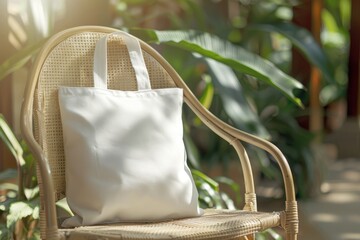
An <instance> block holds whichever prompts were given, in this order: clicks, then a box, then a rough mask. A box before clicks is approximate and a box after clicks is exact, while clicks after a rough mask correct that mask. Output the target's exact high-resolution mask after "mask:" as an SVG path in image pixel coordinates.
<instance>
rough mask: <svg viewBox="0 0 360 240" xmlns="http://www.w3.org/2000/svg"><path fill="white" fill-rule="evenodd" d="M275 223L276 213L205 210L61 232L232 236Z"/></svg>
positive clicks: (160, 236)
mask: <svg viewBox="0 0 360 240" xmlns="http://www.w3.org/2000/svg"><path fill="white" fill-rule="evenodd" d="M279 222H280V216H279V214H276V213H259V212H247V211H228V210H214V209H208V210H206V211H205V214H204V215H203V216H202V217H199V218H189V219H180V220H175V221H170V222H162V223H148V224H122V225H107V226H89V227H79V228H76V229H71V230H61V231H62V232H64V233H67V235H70V236H71V235H73V234H74V236H75V237H80V236H86V235H87V234H95V235H96V234H98V235H97V236H98V238H96V237H93V238H90V239H180V238H181V239H234V238H237V237H241V236H246V235H249V234H252V233H254V232H258V231H262V230H264V229H266V228H268V227H274V226H277V225H279ZM70 233H71V234H70ZM99 236H101V237H99ZM70 239H75V238H72V237H71V238H70Z"/></svg>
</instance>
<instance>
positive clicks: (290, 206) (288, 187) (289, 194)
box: [182, 85, 299, 239]
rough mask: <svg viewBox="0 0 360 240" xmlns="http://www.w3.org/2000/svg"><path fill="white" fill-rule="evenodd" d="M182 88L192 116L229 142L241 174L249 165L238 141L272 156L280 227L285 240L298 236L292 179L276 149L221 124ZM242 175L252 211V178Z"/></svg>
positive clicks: (286, 164) (266, 142)
mask: <svg viewBox="0 0 360 240" xmlns="http://www.w3.org/2000/svg"><path fill="white" fill-rule="evenodd" d="M182 87H184V88H185V92H184V94H185V102H186V103H187V104H188V106H189V107H190V108H191V109H192V110H193V111H194V112H195V113H196V115H197V116H198V117H199V118H200V119H201V120H202V121H203V122H204V124H205V125H207V126H208V127H209V128H210V129H212V130H213V131H214V132H215V133H216V134H218V135H219V136H220V137H222V138H223V139H225V140H226V141H227V142H229V143H230V144H231V145H233V146H234V148H235V150H236V151H237V153H238V155H239V158H240V161H241V164H242V165H245V166H242V168H243V171H246V172H251V165H250V161H249V159H248V157H247V154H246V151H245V149H244V147H243V146H242V145H241V143H240V141H243V142H247V143H249V144H252V145H254V146H256V147H259V148H260V149H263V150H265V151H266V152H268V153H269V154H270V155H272V156H273V157H274V159H275V160H276V162H277V163H278V165H279V167H280V170H281V173H282V176H283V181H284V187H285V197H286V204H285V211H284V212H282V217H281V219H282V226H283V227H284V229H285V230H286V234H287V236H288V238H287V239H292V236H293V234H294V233H296V234H297V233H298V224H299V220H298V210H297V202H296V197H295V187H294V182H293V176H292V173H291V169H290V167H289V164H288V162H287V160H286V158H285V156H284V155H283V153H282V152H281V151H280V149H279V148H278V147H276V146H275V145H274V144H273V143H271V142H270V141H267V140H264V139H262V138H259V137H257V136H254V135H252V134H249V133H246V132H243V131H241V130H238V129H236V128H234V127H232V126H230V125H229V124H227V123H225V122H223V121H222V120H220V119H219V118H217V117H216V116H215V115H213V114H212V113H211V112H210V111H208V110H207V109H206V108H204V107H203V106H202V105H201V104H200V102H199V101H198V100H197V98H196V97H195V96H194V95H193V94H192V93H191V92H190V90H189V89H188V88H187V86H186V85H184V86H182ZM239 140H240V141H239ZM246 172H244V179H245V188H246V189H245V190H246V193H247V194H248V196H245V197H248V198H249V199H245V201H248V203H249V202H250V203H253V204H255V206H254V209H250V210H255V211H256V202H251V201H253V199H254V201H256V200H255V199H256V198H255V192H254V187H253V184H254V183H253V178H252V175H248V176H245V174H249V173H246ZM250 174H251V173H250ZM246 180H248V183H246ZM245 207H246V206H245ZM250 208H251V206H250Z"/></svg>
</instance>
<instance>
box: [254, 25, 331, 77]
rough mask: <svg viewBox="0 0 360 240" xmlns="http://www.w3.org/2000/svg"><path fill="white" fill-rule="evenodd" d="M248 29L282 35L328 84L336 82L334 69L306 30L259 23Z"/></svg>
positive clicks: (291, 26)
mask: <svg viewBox="0 0 360 240" xmlns="http://www.w3.org/2000/svg"><path fill="white" fill-rule="evenodd" d="M248 28H249V29H256V30H261V31H268V32H277V33H280V34H282V35H283V36H285V37H286V38H288V39H289V40H290V41H291V43H292V44H293V45H294V46H295V47H296V48H297V49H299V50H300V51H301V52H302V53H303V54H304V56H305V57H306V58H307V59H308V61H309V62H310V63H311V64H313V65H314V66H316V67H317V68H319V70H320V71H321V73H322V74H323V76H324V78H325V79H326V80H327V81H328V82H330V83H335V82H336V81H335V79H334V77H333V76H334V73H333V67H331V64H330V62H329V61H328V59H327V57H326V55H325V53H324V51H323V49H322V48H321V47H320V46H319V44H318V43H317V42H316V40H315V39H314V37H313V36H312V34H311V33H310V32H309V31H308V30H306V29H305V28H301V27H299V26H296V25H295V24H292V23H290V22H276V23H257V24H253V25H249V26H248Z"/></svg>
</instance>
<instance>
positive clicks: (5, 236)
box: [0, 223, 12, 240]
mask: <svg viewBox="0 0 360 240" xmlns="http://www.w3.org/2000/svg"><path fill="white" fill-rule="evenodd" d="M11 235H12V232H11V231H10V229H8V228H7V227H6V225H5V224H1V223H0V240H9V239H12V236H11Z"/></svg>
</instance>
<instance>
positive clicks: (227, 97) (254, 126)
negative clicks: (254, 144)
mask: <svg viewBox="0 0 360 240" xmlns="http://www.w3.org/2000/svg"><path fill="white" fill-rule="evenodd" d="M206 62H207V63H208V65H209V67H210V71H211V73H212V75H213V82H214V85H215V88H216V89H217V90H218V93H219V95H220V97H221V99H222V101H223V103H224V104H223V106H224V110H225V112H226V114H227V115H228V116H229V117H230V118H231V120H232V121H234V123H235V125H236V127H238V128H240V129H242V130H244V131H247V132H250V133H252V134H255V135H258V136H260V137H263V138H267V139H268V138H269V137H270V134H269V133H268V131H267V130H266V129H265V127H264V126H263V125H262V124H261V122H260V120H259V118H258V116H257V115H256V114H255V113H254V112H253V111H252V110H251V108H250V106H249V104H248V102H247V101H246V99H245V96H244V95H245V94H244V92H243V90H242V87H241V85H240V83H239V80H238V79H237V77H236V75H235V73H234V72H233V70H232V69H231V68H230V67H228V66H226V65H224V64H222V63H220V62H217V61H214V60H212V59H209V58H206Z"/></svg>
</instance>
